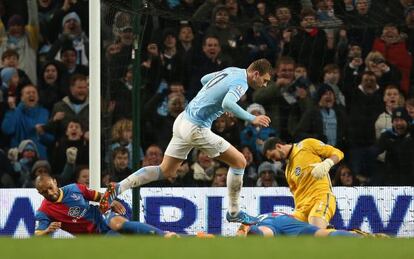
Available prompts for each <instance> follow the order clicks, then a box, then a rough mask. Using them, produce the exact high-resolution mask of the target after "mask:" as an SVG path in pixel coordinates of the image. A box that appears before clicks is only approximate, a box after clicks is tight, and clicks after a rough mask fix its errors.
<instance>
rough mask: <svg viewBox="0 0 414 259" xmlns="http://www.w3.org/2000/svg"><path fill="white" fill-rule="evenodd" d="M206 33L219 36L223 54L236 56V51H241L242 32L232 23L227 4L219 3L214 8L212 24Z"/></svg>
mask: <svg viewBox="0 0 414 259" xmlns="http://www.w3.org/2000/svg"><path fill="white" fill-rule="evenodd" d="M236 8H237V7H236ZM233 12H234V11H233ZM236 12H237V10H236ZM238 22H239V21H238ZM205 34H206V35H215V36H217V37H218V39H219V42H220V46H221V48H222V51H223V54H225V55H230V56H233V57H234V55H235V54H236V53H239V52H238V51H239V49H238V47H240V46H239V43H240V42H239V41H240V38H241V35H242V33H241V31H240V30H239V29H238V28H236V27H235V26H234V24H232V23H230V9H228V7H226V6H225V5H217V6H216V7H215V8H214V10H213V15H212V21H211V25H210V27H208V28H207V31H206V33H205ZM235 58H237V57H235Z"/></svg>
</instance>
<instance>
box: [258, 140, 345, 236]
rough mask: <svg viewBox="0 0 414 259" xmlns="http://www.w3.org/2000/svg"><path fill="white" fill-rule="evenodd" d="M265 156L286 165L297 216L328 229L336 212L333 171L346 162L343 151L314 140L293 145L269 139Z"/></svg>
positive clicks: (265, 147) (264, 148)
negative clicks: (331, 177) (331, 176)
mask: <svg viewBox="0 0 414 259" xmlns="http://www.w3.org/2000/svg"><path fill="white" fill-rule="evenodd" d="M263 154H264V156H266V157H267V158H268V159H272V160H274V161H286V170H285V176H286V180H287V182H288V184H289V188H290V191H291V192H292V194H293V198H294V201H295V211H294V213H293V216H294V217H295V218H296V219H298V220H301V221H304V222H309V223H310V224H312V225H315V226H317V227H319V228H326V227H327V226H328V224H329V221H330V220H331V218H332V217H333V215H334V214H335V210H336V198H335V196H334V195H333V193H332V184H331V179H330V177H329V170H330V169H331V167H332V166H333V165H335V164H337V163H338V162H339V161H341V160H342V158H343V157H344V154H343V153H342V151H340V150H339V149H336V148H334V147H332V146H330V145H327V144H324V143H323V142H321V141H319V140H317V139H312V138H308V139H304V140H302V141H301V142H299V143H292V144H286V143H284V142H283V141H281V140H280V139H278V138H269V139H268V140H266V142H265V144H264V147H263Z"/></svg>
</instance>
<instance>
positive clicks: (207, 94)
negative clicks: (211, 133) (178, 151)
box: [185, 67, 249, 128]
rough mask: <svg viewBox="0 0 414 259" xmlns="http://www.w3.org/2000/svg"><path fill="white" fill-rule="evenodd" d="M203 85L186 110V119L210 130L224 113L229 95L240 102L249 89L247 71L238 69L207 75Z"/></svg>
mask: <svg viewBox="0 0 414 259" xmlns="http://www.w3.org/2000/svg"><path fill="white" fill-rule="evenodd" d="M201 83H202V85H203V88H201V90H200V91H199V92H198V94H197V95H196V96H195V97H194V99H193V100H191V102H190V103H189V104H188V105H187V107H186V108H185V118H186V119H188V120H189V121H191V122H192V123H194V124H196V125H198V126H200V127H205V128H210V127H211V125H212V123H213V121H214V120H216V119H217V118H218V117H220V116H221V115H222V114H223V113H224V109H223V107H222V103H223V99H224V97H225V96H226V95H227V94H228V93H231V94H234V96H235V97H236V98H237V100H240V98H241V97H242V96H243V95H244V93H245V92H246V91H247V89H248V88H249V86H248V84H247V72H246V69H241V68H237V67H228V68H225V69H223V70H221V71H218V72H214V73H211V74H207V75H205V76H203V78H201Z"/></svg>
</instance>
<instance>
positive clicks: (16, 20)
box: [7, 14, 24, 28]
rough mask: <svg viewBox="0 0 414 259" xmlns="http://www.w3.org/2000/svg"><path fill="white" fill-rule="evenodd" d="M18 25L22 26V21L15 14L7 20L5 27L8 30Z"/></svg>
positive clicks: (21, 18) (20, 17)
mask: <svg viewBox="0 0 414 259" xmlns="http://www.w3.org/2000/svg"><path fill="white" fill-rule="evenodd" d="M15 25H20V26H24V19H23V17H22V16H21V15H18V14H15V15H13V16H12V17H10V18H9V20H8V21H7V27H8V28H10V26H15Z"/></svg>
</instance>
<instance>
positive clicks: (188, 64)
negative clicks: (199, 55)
mask: <svg viewBox="0 0 414 259" xmlns="http://www.w3.org/2000/svg"><path fill="white" fill-rule="evenodd" d="M196 47H197V46H196V43H195V36H194V32H193V27H191V25H190V24H189V23H185V24H181V26H180V29H179V32H178V44H177V51H178V53H177V57H178V66H179V69H178V73H180V76H179V77H178V79H179V80H180V81H181V82H182V83H183V85H184V88H185V89H188V87H189V84H190V76H191V69H192V66H193V62H194V61H193V59H194V58H195V55H196V50H195V49H196Z"/></svg>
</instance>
